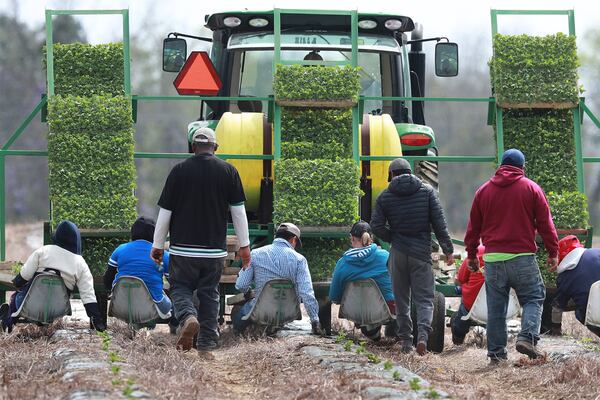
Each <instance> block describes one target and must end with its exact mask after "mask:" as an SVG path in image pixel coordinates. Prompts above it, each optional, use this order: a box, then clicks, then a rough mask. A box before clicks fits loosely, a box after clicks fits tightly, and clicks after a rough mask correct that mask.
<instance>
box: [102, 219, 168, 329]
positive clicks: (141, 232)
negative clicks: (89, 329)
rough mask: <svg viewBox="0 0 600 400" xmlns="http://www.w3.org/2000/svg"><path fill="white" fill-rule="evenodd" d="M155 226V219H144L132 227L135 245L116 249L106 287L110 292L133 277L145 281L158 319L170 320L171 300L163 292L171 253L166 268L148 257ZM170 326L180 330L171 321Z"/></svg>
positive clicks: (111, 257) (107, 271) (105, 277)
mask: <svg viewBox="0 0 600 400" xmlns="http://www.w3.org/2000/svg"><path fill="white" fill-rule="evenodd" d="M154 228H155V222H154V220H152V219H151V218H145V217H140V218H138V219H137V220H136V221H135V222H134V223H133V225H132V226H131V242H129V243H124V244H122V245H120V246H119V247H117V248H116V250H115V251H114V252H113V253H112V255H111V256H110V259H109V260H108V268H107V269H106V272H105V273H104V287H105V288H106V290H107V292H110V291H111V289H112V288H113V286H114V285H115V284H116V283H117V281H118V280H119V278H121V277H124V276H133V277H136V278H139V279H141V280H142V281H144V284H145V285H146V287H147V288H148V291H149V292H150V295H151V296H152V299H153V300H154V303H155V304H156V310H157V311H158V315H159V316H160V317H161V318H163V319H167V318H170V317H171V315H172V312H171V309H172V308H173V306H172V303H171V299H169V297H168V296H167V295H166V294H165V292H164V290H163V276H166V277H168V274H169V252H168V251H165V253H164V257H163V263H162V265H159V264H157V263H156V262H154V260H153V259H152V258H150V257H149V256H148V254H150V250H151V249H152V241H153V238H154ZM169 325H171V326H175V327H176V326H177V321H176V320H175V319H174V317H173V318H171V320H170V322H169Z"/></svg>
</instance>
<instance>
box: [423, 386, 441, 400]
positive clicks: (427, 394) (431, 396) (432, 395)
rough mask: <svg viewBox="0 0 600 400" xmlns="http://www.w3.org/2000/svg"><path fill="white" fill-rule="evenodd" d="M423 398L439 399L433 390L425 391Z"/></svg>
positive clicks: (438, 395)
mask: <svg viewBox="0 0 600 400" xmlns="http://www.w3.org/2000/svg"><path fill="white" fill-rule="evenodd" d="M425 396H427V398H428V399H439V398H440V394H439V393H438V392H437V390H435V389H434V388H431V389H429V390H428V391H427V393H426V394H425Z"/></svg>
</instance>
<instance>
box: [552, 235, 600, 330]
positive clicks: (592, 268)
mask: <svg viewBox="0 0 600 400" xmlns="http://www.w3.org/2000/svg"><path fill="white" fill-rule="evenodd" d="M558 246H559V261H560V264H558V268H557V269H556V273H557V274H558V277H557V278H556V289H557V292H556V296H555V297H554V301H553V303H554V305H553V312H552V317H553V321H552V322H553V325H554V324H555V323H557V324H559V325H558V328H559V329H558V330H559V331H560V323H561V320H559V321H555V320H554V318H555V315H561V316H562V311H563V310H566V309H567V304H568V303H569V302H570V301H572V302H573V303H575V318H577V320H578V321H579V322H581V323H582V324H584V325H585V316H586V313H587V306H588V299H589V296H590V288H591V287H592V285H593V284H594V283H595V282H598V281H600V249H584V248H583V245H582V244H581V243H580V242H579V239H577V236H574V235H569V236H565V237H564V238H562V239H560V240H559V242H558ZM586 326H587V328H588V329H589V330H590V331H591V332H593V333H594V334H596V335H597V336H599V337H600V327H597V326H591V325H586Z"/></svg>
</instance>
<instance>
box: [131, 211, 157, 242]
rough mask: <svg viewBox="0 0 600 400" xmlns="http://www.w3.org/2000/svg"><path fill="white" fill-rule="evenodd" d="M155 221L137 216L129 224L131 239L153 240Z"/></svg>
mask: <svg viewBox="0 0 600 400" xmlns="http://www.w3.org/2000/svg"><path fill="white" fill-rule="evenodd" d="M155 225H156V223H155V222H154V220H153V219H152V218H146V217H139V218H138V219H136V220H135V222H134V223H133V225H132V226H131V240H140V239H141V240H147V241H148V242H152V241H153V240H154V227H155Z"/></svg>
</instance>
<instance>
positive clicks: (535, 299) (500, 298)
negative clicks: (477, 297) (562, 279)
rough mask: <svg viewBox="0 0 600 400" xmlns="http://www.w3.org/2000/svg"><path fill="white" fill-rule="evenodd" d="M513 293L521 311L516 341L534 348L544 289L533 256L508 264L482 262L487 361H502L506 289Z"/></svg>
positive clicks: (538, 332) (507, 292) (504, 346)
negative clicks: (530, 343)
mask: <svg viewBox="0 0 600 400" xmlns="http://www.w3.org/2000/svg"><path fill="white" fill-rule="evenodd" d="M511 287H512V288H513V289H515V292H516V293H517V297H518V299H519V303H520V304H521V307H523V316H522V318H521V332H519V335H518V336H517V340H526V341H528V342H532V343H533V344H536V343H537V341H538V340H539V338H540V325H541V322H542V307H543V304H544V298H545V297H546V289H545V287H544V282H543V281H542V276H541V275H540V269H539V267H538V264H537V260H536V258H535V256H520V257H516V258H513V259H512V260H508V261H500V262H486V264H485V289H486V295H487V308H488V322H487V337H488V341H487V342H488V357H491V358H506V342H507V337H508V333H507V330H506V309H507V308H508V296H509V292H510V288H511Z"/></svg>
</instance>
